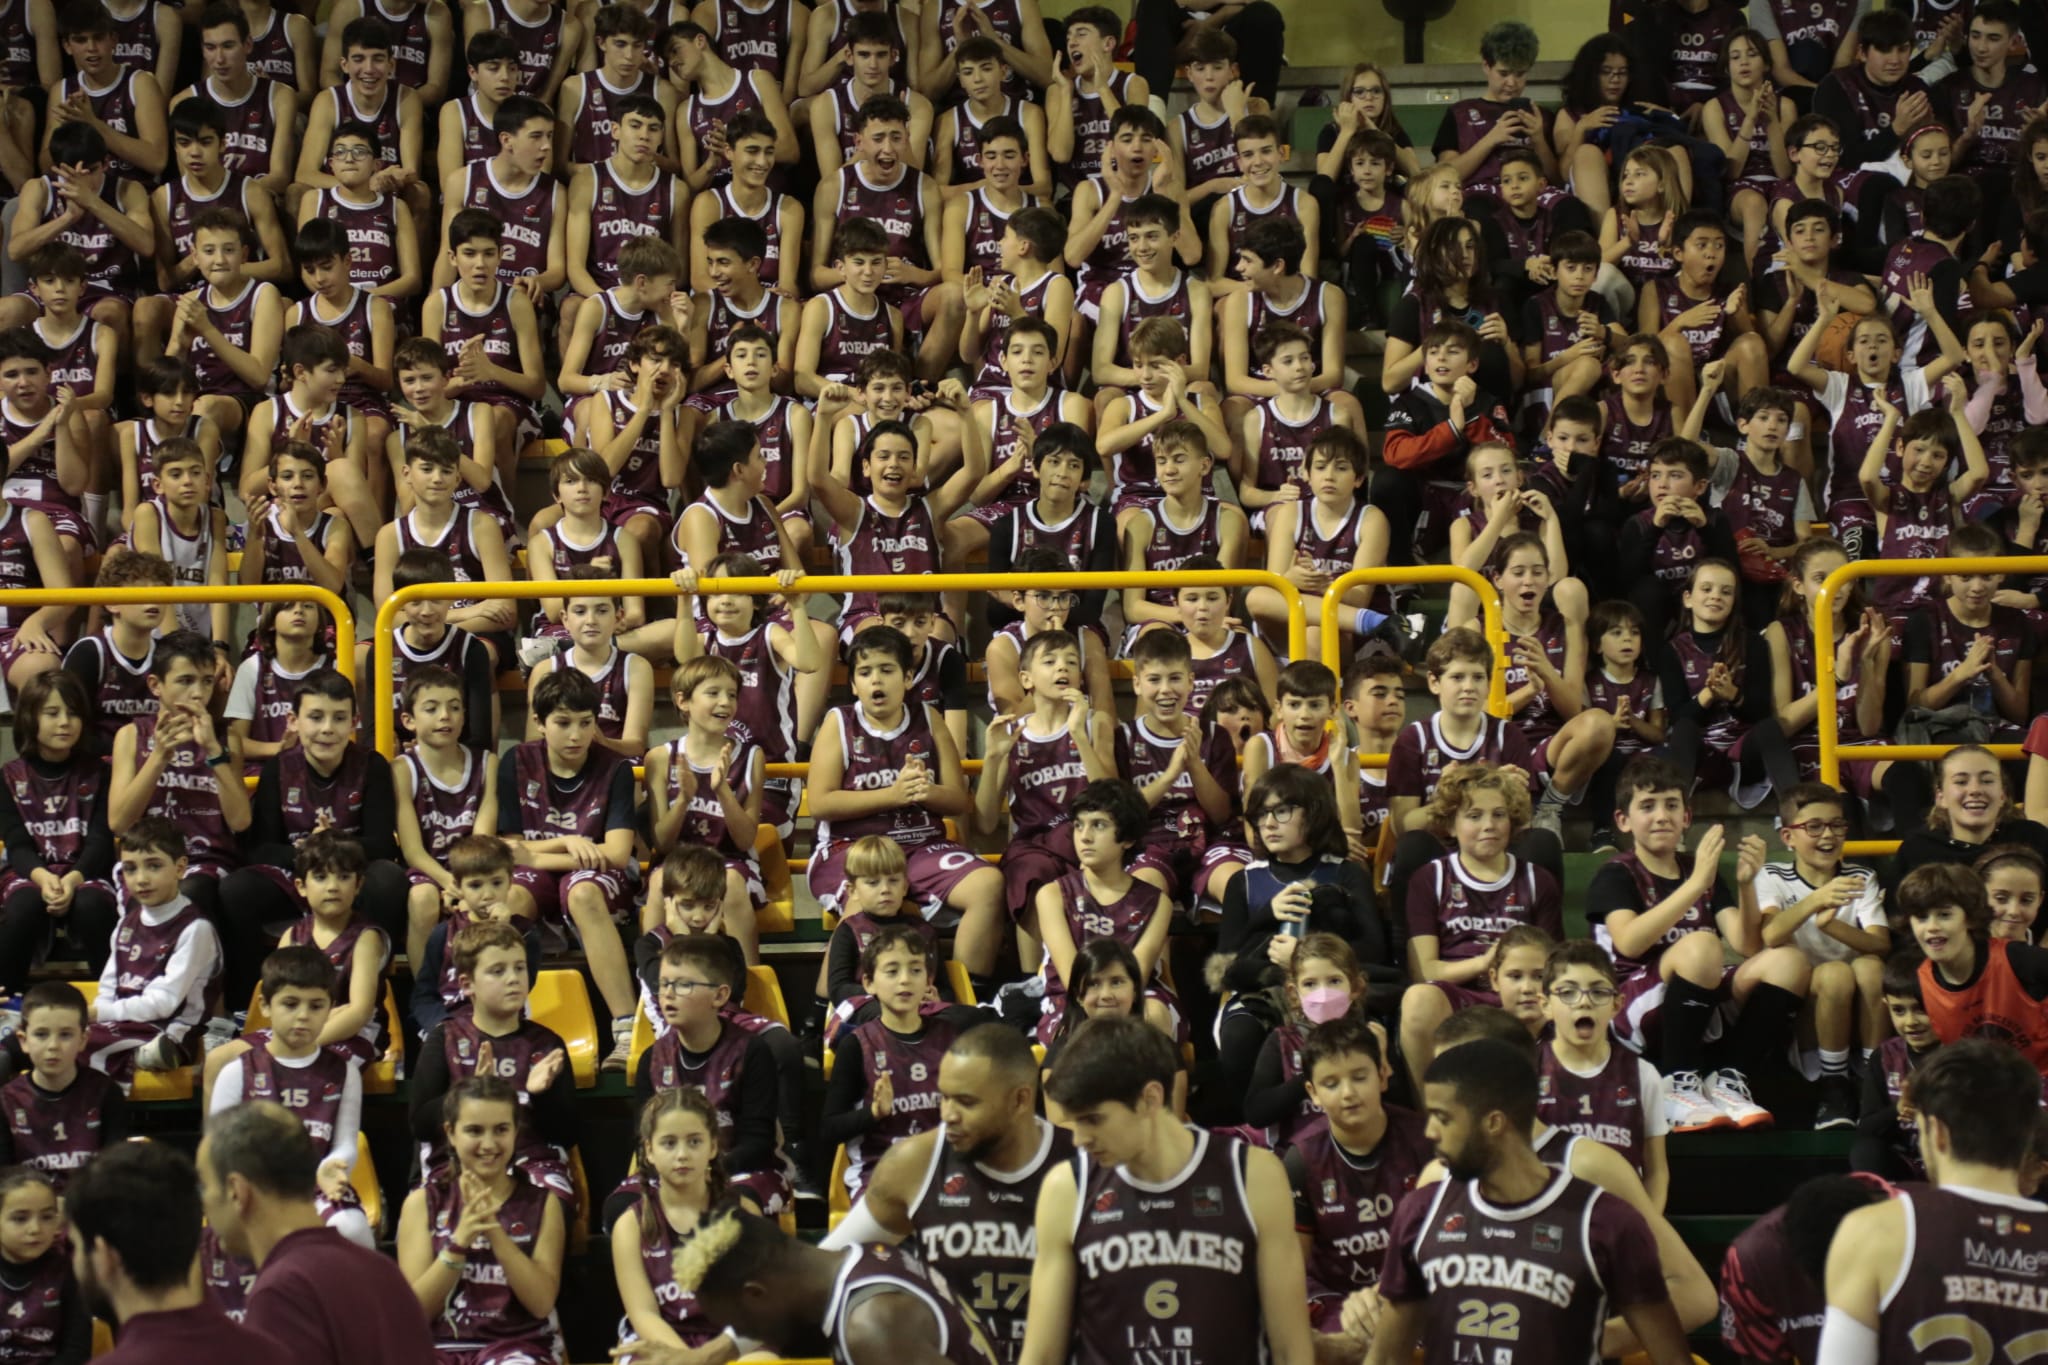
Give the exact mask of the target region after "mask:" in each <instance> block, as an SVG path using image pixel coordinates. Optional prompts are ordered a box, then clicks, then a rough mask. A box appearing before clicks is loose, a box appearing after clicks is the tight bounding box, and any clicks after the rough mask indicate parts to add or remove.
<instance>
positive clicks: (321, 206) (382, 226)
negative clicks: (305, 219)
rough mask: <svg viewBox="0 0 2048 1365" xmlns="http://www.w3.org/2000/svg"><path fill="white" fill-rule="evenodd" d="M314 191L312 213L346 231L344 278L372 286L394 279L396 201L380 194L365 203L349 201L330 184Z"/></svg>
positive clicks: (356, 284)
mask: <svg viewBox="0 0 2048 1365" xmlns="http://www.w3.org/2000/svg"><path fill="white" fill-rule="evenodd" d="M317 194H318V196H319V197H318V198H317V199H316V200H315V201H314V208H313V215H314V217H316V218H331V219H333V220H334V221H335V222H337V223H339V224H341V227H342V230H343V231H345V232H347V233H348V282H349V283H350V284H352V285H354V286H355V287H356V288H358V289H375V288H378V287H379V286H380V285H386V284H389V283H391V281H393V280H395V279H397V278H398V209H397V201H396V200H394V199H392V197H391V196H390V195H388V194H380V195H378V196H377V197H376V198H375V199H373V200H371V201H370V202H369V203H367V204H351V203H350V202H349V201H348V200H346V199H343V198H342V197H341V191H340V190H338V189H335V188H334V187H332V186H329V187H328V188H327V189H324V190H320V191H317Z"/></svg>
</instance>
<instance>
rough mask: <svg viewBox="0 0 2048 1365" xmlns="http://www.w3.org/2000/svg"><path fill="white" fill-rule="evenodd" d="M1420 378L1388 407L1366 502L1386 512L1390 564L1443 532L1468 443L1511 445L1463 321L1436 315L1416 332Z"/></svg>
mask: <svg viewBox="0 0 2048 1365" xmlns="http://www.w3.org/2000/svg"><path fill="white" fill-rule="evenodd" d="M1422 356H1423V359H1422V374H1421V376H1420V382H1419V383H1417V384H1415V385H1414V386H1412V387H1411V388H1409V389H1408V390H1407V391H1405V392H1404V393H1402V394H1401V395H1400V397H1398V398H1396V399H1395V400H1394V403H1393V406H1392V408H1391V409H1390V410H1389V412H1388V414H1387V430H1386V441H1385V447H1384V450H1383V451H1382V453H1381V460H1382V462H1383V467H1382V468H1381V469H1380V470H1379V471H1378V472H1377V473H1376V474H1375V475H1374V476H1373V480H1372V489H1371V492H1370V494H1369V501H1370V502H1371V503H1372V505H1373V506H1375V507H1377V508H1379V509H1380V512H1381V513H1382V514H1383V515H1384V516H1385V517H1386V519H1387V530H1388V535H1389V537H1390V542H1389V545H1388V549H1387V562H1388V563H1389V564H1409V563H1413V562H1414V556H1415V555H1417V554H1424V555H1427V554H1430V553H1432V552H1433V551H1434V550H1435V548H1436V547H1437V546H1438V545H1440V544H1442V543H1443V540H1444V538H1447V537H1448V536H1449V535H1450V522H1451V515H1450V514H1451V508H1452V505H1453V504H1454V503H1455V502H1456V500H1457V497H1458V494H1459V492H1461V491H1462V489H1463V479H1462V478H1460V477H1459V475H1460V474H1461V473H1462V471H1463V468H1464V463H1465V457H1466V456H1467V455H1469V454H1470V453H1471V451H1472V447H1473V446H1475V445H1481V444H1484V443H1486V442H1493V441H1497V442H1501V443H1503V444H1505V445H1507V446H1508V447H1509V448H1510V449H1512V448H1513V447H1514V439H1513V427H1512V424H1511V423H1510V421H1509V419H1508V414H1507V408H1506V407H1505V406H1504V405H1503V404H1502V403H1501V402H1500V400H1499V399H1497V398H1495V397H1493V396H1492V395H1491V394H1485V393H1481V392H1480V390H1479V385H1478V382H1477V381H1476V380H1475V379H1474V378H1473V376H1474V375H1476V374H1477V373H1478V371H1479V334H1478V333H1477V332H1474V331H1473V330H1472V329H1471V328H1470V327H1469V326H1467V325H1466V324H1464V323H1462V322H1454V321H1447V322H1439V323H1437V324H1435V325H1434V326H1432V327H1431V328H1430V329H1429V331H1428V332H1426V333H1425V334H1424V335H1423V338H1422Z"/></svg>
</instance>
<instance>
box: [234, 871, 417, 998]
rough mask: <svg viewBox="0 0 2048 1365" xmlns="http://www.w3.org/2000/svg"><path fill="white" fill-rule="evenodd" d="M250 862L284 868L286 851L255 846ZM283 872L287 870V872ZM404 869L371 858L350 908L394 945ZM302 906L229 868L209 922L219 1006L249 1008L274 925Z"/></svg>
mask: <svg viewBox="0 0 2048 1365" xmlns="http://www.w3.org/2000/svg"><path fill="white" fill-rule="evenodd" d="M251 862H252V863H260V864H264V865H267V866H270V867H281V868H289V867H290V866H291V863H292V858H291V850H290V849H287V848H276V847H272V848H264V849H258V850H257V853H256V856H255V857H254V858H253V859H251ZM287 875H289V874H287ZM406 892H407V886H406V880H405V870H404V869H403V868H401V867H399V866H398V864H396V863H393V862H386V861H384V860H383V859H375V860H373V861H372V862H371V863H370V865H369V866H368V867H366V868H365V869H364V870H363V889H362V891H361V893H360V894H359V895H358V896H357V897H356V908H357V909H358V910H359V911H361V912H362V914H363V915H364V917H365V918H367V919H368V920H369V921H370V923H372V924H374V925H376V926H377V927H378V928H379V929H382V930H383V931H384V933H385V936H386V937H387V938H388V939H389V940H390V942H391V943H392V944H393V945H394V951H395V950H396V946H397V945H400V944H403V943H404V942H405V934H406V929H407V927H408V923H407V919H406V912H405V902H406ZM305 913H306V907H305V905H304V904H303V903H302V902H301V901H300V900H299V898H298V897H297V896H296V895H295V894H293V893H292V892H290V891H288V890H286V889H285V888H284V887H282V886H280V885H278V883H277V882H276V881H274V880H273V879H272V878H271V877H270V876H269V874H267V873H265V872H263V871H261V870H259V869H258V868H257V867H254V866H251V867H245V868H242V869H240V870H239V871H236V872H230V873H229V874H228V875H227V876H226V877H224V878H223V879H222V880H221V884H220V904H219V908H218V909H217V910H216V911H215V913H214V915H213V922H214V924H215V925H216V926H217V927H218V928H219V930H220V951H221V957H222V958H223V959H224V963H223V974H222V979H221V995H222V1001H223V1006H222V1007H223V1008H224V1009H226V1010H228V1011H230V1012H233V1011H236V1010H243V1009H247V1008H248V1007H249V998H250V997H251V996H252V995H254V994H255V991H256V986H257V984H258V983H259V982H260V981H261V980H262V979H263V959H264V958H266V957H269V956H270V950H271V949H273V948H275V947H276V946H277V933H278V930H277V926H278V925H280V924H285V923H288V922H289V921H292V920H295V919H298V918H299V917H300V916H302V915H304V914H305Z"/></svg>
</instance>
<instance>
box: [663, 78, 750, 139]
mask: <svg viewBox="0 0 2048 1365" xmlns="http://www.w3.org/2000/svg"><path fill="white" fill-rule="evenodd" d="M760 112H761V96H760V94H759V92H757V91H756V90H755V89H754V82H753V80H752V78H751V75H750V74H749V73H748V72H745V71H736V72H735V73H734V79H733V83H732V85H731V87H730V88H728V89H727V90H726V92H725V93H724V94H722V95H719V96H718V97H717V98H715V99H714V98H713V97H712V96H711V95H709V94H707V93H706V92H705V90H704V88H703V87H702V86H698V87H696V88H695V89H693V90H692V91H691V92H690V93H689V94H687V95H685V96H684V97H683V103H682V108H681V109H679V110H678V111H677V118H678V120H679V121H680V122H681V124H682V126H684V127H687V128H688V129H689V130H690V136H692V137H694V138H695V139H697V145H698V146H700V147H701V146H703V145H704V143H705V142H706V140H708V139H709V138H710V136H711V134H712V133H713V132H715V131H718V130H720V129H723V128H725V127H726V126H728V125H729V124H731V123H732V121H733V120H734V119H736V118H738V117H739V116H740V115H741V114H758V113H760Z"/></svg>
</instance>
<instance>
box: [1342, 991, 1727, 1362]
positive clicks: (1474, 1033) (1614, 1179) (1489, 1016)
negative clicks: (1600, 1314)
mask: <svg viewBox="0 0 2048 1365" xmlns="http://www.w3.org/2000/svg"><path fill="white" fill-rule="evenodd" d="M1477 1038H1494V1039H1498V1040H1499V1041H1501V1042H1505V1043H1512V1044H1513V1045H1514V1046H1516V1047H1518V1048H1522V1049H1525V1050H1526V1051H1527V1052H1528V1054H1529V1057H1530V1059H1531V1060H1532V1061H1534V1060H1535V1058H1536V1056H1537V1052H1536V1047H1537V1044H1536V1039H1535V1038H1534V1037H1533V1036H1532V1035H1531V1034H1530V1032H1529V1030H1528V1029H1527V1027H1525V1026H1524V1025H1523V1023H1522V1021H1521V1020H1519V1019H1517V1018H1515V1016H1514V1015H1512V1014H1509V1013H1508V1012H1507V1011H1506V1010H1504V1009H1499V1008H1496V1007H1495V1006H1492V1005H1473V1006H1470V1007H1468V1008H1466V1009H1462V1010H1459V1011H1458V1012H1457V1013H1456V1014H1454V1015H1452V1016H1451V1017H1450V1018H1449V1019H1446V1020H1445V1021H1444V1022H1443V1024H1442V1025H1440V1026H1439V1027H1438V1028H1437V1031H1436V1049H1437V1053H1438V1055H1439V1056H1440V1055H1442V1054H1443V1052H1444V1051H1445V1050H1446V1049H1448V1048H1454V1047H1457V1046H1458V1045H1459V1044H1460V1043H1469V1042H1472V1041H1473V1040H1474V1039H1477ZM1530 1145H1531V1146H1532V1147H1534V1149H1535V1151H1536V1155H1538V1156H1539V1157H1541V1158H1543V1160H1544V1161H1546V1162H1548V1163H1549V1164H1551V1165H1553V1166H1562V1167H1564V1168H1565V1169H1567V1170H1569V1171H1570V1172H1571V1173H1572V1174H1573V1175H1575V1176H1577V1177H1578V1178H1579V1179H1581V1180H1586V1181H1590V1182H1592V1183H1593V1184H1595V1185H1598V1186H1599V1187H1600V1188H1601V1189H1603V1190H1605V1191H1607V1193H1609V1194H1611V1195H1613V1196H1614V1197H1615V1198H1617V1199H1619V1200H1621V1201H1622V1202H1623V1203H1625V1204H1627V1205H1629V1206H1630V1207H1631V1208H1633V1209H1634V1210H1635V1211H1636V1212H1637V1213H1639V1214H1641V1215H1642V1216H1643V1221H1644V1222H1646V1223H1648V1224H1649V1225H1650V1236H1651V1238H1652V1239H1653V1240H1654V1241H1655V1242H1656V1243H1657V1258H1658V1260H1660V1261H1661V1262H1663V1266H1664V1287H1665V1290H1666V1291H1667V1292H1668V1293H1669V1295H1670V1298H1671V1306H1672V1307H1673V1308H1675V1309H1677V1310H1678V1321H1679V1324H1680V1325H1681V1326H1683V1327H1684V1328H1685V1330H1686V1331H1688V1332H1690V1331H1692V1330H1693V1329H1694V1328H1695V1327H1699V1326H1702V1325H1704V1324H1705V1323H1707V1322H1710V1321H1712V1320H1713V1318H1714V1315H1715V1314H1716V1313H1718V1312H1720V1309H1721V1301H1720V1298H1719V1296H1718V1295H1717V1294H1716V1293H1715V1291H1714V1282H1713V1280H1712V1279H1711V1278H1709V1277H1708V1275H1707V1272H1706V1270H1705V1269H1704V1268H1703V1267H1701V1265H1700V1263H1699V1259H1698V1258H1697V1257H1695V1256H1694V1255H1693V1254H1692V1252H1691V1251H1690V1250H1688V1249H1687V1247H1686V1245H1685V1242H1684V1239H1682V1238H1681V1237H1679V1235H1678V1230H1677V1229H1676V1228H1674V1227H1672V1226H1671V1222H1670V1220H1669V1219H1667V1218H1665V1217H1664V1215H1663V1214H1662V1213H1660V1212H1659V1211H1658V1210H1657V1208H1656V1206H1655V1205H1653V1204H1652V1203H1651V1202H1650V1195H1649V1192H1648V1191H1647V1190H1645V1189H1644V1188H1643V1181H1642V1177H1640V1176H1638V1175H1637V1174H1636V1173H1635V1169H1634V1168H1633V1167H1631V1166H1630V1165H1629V1164H1628V1160H1627V1158H1625V1157H1623V1156H1622V1154H1621V1153H1619V1152H1617V1151H1615V1150H1614V1149H1613V1148H1612V1147H1609V1146H1607V1145H1606V1144H1604V1143H1600V1142H1595V1141H1594V1140H1593V1139H1591V1138H1587V1137H1578V1136H1576V1135H1574V1134H1572V1133H1568V1132H1566V1131H1565V1130H1564V1129H1562V1128H1552V1127H1551V1126H1550V1125H1549V1124H1547V1123H1545V1122H1543V1120H1541V1119H1538V1120H1537V1121H1536V1129H1535V1133H1534V1134H1533V1137H1532V1140H1531V1143H1530ZM1444 1174H1445V1172H1444V1168H1443V1163H1442V1162H1440V1161H1439V1162H1432V1163H1430V1165H1429V1167H1428V1168H1427V1169H1426V1170H1424V1171H1423V1173H1422V1174H1421V1175H1420V1176H1419V1177H1417V1178H1416V1181H1415V1188H1417V1189H1418V1190H1419V1189H1421V1188H1423V1187H1424V1186H1426V1185H1432V1184H1435V1183H1436V1182H1437V1181H1439V1180H1442V1179H1443V1178H1444ZM1381 1307H1382V1301H1381V1299H1380V1296H1379V1293H1378V1292H1377V1291H1376V1290H1372V1289H1361V1290H1359V1291H1358V1292H1357V1293H1355V1294H1353V1295H1352V1296H1351V1297H1350V1298H1349V1299H1346V1300H1345V1302H1344V1318H1343V1325H1344V1331H1345V1332H1346V1333H1347V1334H1349V1335H1350V1336H1352V1337H1353V1338H1355V1339H1362V1340H1364V1341H1366V1342H1370V1341H1371V1340H1372V1337H1373V1332H1374V1329H1375V1328H1376V1327H1377V1326H1378V1323H1379V1316H1380V1310H1381ZM1641 1349H1642V1346H1641V1344H1640V1343H1638V1342H1637V1341H1636V1337H1635V1333H1634V1332H1633V1331H1631V1330H1630V1329H1629V1326H1628V1324H1627V1323H1626V1322H1625V1321H1623V1320H1622V1318H1621V1317H1619V1316H1615V1317H1611V1318H1609V1319H1608V1320H1607V1326H1606V1330H1605V1331H1604V1332H1603V1333H1602V1334H1601V1337H1600V1355H1601V1358H1602V1359H1605V1360H1618V1359H1621V1358H1622V1357H1624V1356H1630V1355H1634V1354H1635V1353H1636V1352H1638V1351H1640V1350H1641Z"/></svg>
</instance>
